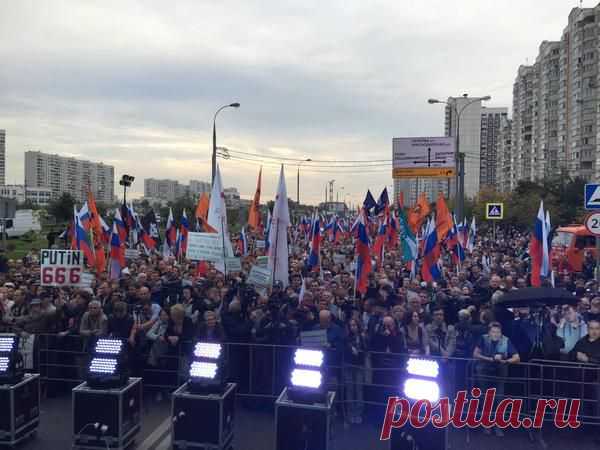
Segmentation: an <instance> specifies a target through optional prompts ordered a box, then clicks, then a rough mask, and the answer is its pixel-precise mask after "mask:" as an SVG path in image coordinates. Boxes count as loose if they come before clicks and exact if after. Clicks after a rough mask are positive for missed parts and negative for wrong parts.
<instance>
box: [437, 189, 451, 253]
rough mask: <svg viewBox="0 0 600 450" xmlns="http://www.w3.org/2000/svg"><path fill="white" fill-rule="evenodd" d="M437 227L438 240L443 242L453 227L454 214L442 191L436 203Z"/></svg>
mask: <svg viewBox="0 0 600 450" xmlns="http://www.w3.org/2000/svg"><path fill="white" fill-rule="evenodd" d="M435 229H436V231H437V238H438V242H442V241H443V240H444V239H445V238H446V236H448V232H449V231H450V230H451V229H452V214H450V211H448V206H447V205H446V201H445V200H444V196H443V195H442V193H441V192H440V193H439V194H438V198H437V202H436V205H435Z"/></svg>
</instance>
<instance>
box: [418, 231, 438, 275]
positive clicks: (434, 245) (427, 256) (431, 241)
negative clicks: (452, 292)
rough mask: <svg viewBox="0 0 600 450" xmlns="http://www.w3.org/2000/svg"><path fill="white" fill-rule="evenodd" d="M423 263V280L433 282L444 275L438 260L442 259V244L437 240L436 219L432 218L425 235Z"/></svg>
mask: <svg viewBox="0 0 600 450" xmlns="http://www.w3.org/2000/svg"><path fill="white" fill-rule="evenodd" d="M423 240H424V242H425V245H424V249H423V265H422V266H421V277H422V278H423V281H427V282H431V281H434V280H439V279H440V278H441V277H442V274H441V273H440V268H439V266H438V261H439V259H440V244H439V243H438V240H437V230H436V228H435V220H430V221H429V224H428V226H427V230H426V232H425V237H424V239H423Z"/></svg>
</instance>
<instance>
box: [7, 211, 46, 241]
mask: <svg viewBox="0 0 600 450" xmlns="http://www.w3.org/2000/svg"><path fill="white" fill-rule="evenodd" d="M2 222H3V223H2V224H1V225H0V230H1V232H5V233H6V237H9V238H11V237H20V236H23V235H24V234H25V233H27V232H28V231H42V226H41V225H40V220H39V218H38V217H37V216H36V215H34V213H33V210H32V209H19V210H17V211H16V212H15V217H14V218H12V219H2ZM4 223H5V224H6V227H5V226H4Z"/></svg>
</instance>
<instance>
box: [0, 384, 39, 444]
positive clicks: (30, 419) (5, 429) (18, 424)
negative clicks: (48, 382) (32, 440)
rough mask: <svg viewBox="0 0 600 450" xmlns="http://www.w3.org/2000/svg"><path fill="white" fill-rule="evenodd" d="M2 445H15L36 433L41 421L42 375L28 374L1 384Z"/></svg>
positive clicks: (0, 441)
mask: <svg viewBox="0 0 600 450" xmlns="http://www.w3.org/2000/svg"><path fill="white" fill-rule="evenodd" d="M0 411H1V412H0V446H3V445H9V446H14V445H16V444H18V443H19V442H21V441H22V440H24V439H25V438H27V437H28V436H30V435H32V434H33V433H35V431H36V429H37V427H38V425H39V423H40V376H39V375H38V374H27V375H25V378H23V380H22V381H20V382H19V383H17V384H13V385H10V384H8V385H6V384H5V385H0Z"/></svg>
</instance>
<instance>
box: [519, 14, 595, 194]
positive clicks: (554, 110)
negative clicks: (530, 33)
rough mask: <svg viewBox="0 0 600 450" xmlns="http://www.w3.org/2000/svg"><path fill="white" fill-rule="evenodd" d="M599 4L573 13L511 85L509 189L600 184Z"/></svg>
mask: <svg viewBox="0 0 600 450" xmlns="http://www.w3.org/2000/svg"><path fill="white" fill-rule="evenodd" d="M599 47H600V4H599V5H597V6H595V7H594V8H573V9H572V10H571V12H570V14H569V17H568V21H567V26H566V27H565V28H564V30H563V32H562V35H561V39H560V41H543V42H542V43H541V44H540V47H539V51H538V55H537V57H536V60H535V63H534V64H532V65H525V66H520V67H519V69H518V71H517V77H516V79H515V82H514V85H513V124H512V154H513V162H512V165H511V167H510V170H511V175H512V179H513V182H512V188H514V186H515V185H516V183H518V182H519V181H520V180H526V181H536V180H541V179H543V178H546V177H552V176H566V175H569V176H571V177H576V176H580V177H583V178H585V179H586V180H598V179H600V151H599V150H598V147H597V142H598V139H600V136H599V133H600V128H599V126H598V124H599V122H600V109H599V102H600V91H599V89H600V83H599V81H598V76H599V75H600V59H599V58H598V50H597V48H599Z"/></svg>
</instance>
